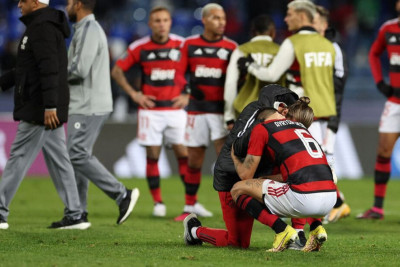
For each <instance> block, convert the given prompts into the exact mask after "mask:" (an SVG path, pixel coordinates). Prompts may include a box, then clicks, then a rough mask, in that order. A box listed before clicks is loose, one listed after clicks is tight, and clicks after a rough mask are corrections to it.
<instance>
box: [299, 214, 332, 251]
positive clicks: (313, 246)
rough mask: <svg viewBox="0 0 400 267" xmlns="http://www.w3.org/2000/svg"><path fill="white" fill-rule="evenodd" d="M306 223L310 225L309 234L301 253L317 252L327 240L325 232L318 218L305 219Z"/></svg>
mask: <svg viewBox="0 0 400 267" xmlns="http://www.w3.org/2000/svg"><path fill="white" fill-rule="evenodd" d="M307 222H308V223H309V224H310V234H309V236H308V240H307V243H306V244H305V246H304V248H303V249H302V251H304V252H311V251H319V250H320V249H321V246H322V245H323V243H324V242H325V241H326V240H327V239H328V235H327V233H326V230H325V228H324V227H323V226H322V221H321V219H319V218H307Z"/></svg>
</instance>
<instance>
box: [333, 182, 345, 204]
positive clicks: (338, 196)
mask: <svg viewBox="0 0 400 267" xmlns="http://www.w3.org/2000/svg"><path fill="white" fill-rule="evenodd" d="M342 205H343V199H342V198H341V197H340V191H339V189H338V188H337V187H336V203H335V206H333V208H339V207H340V206H342Z"/></svg>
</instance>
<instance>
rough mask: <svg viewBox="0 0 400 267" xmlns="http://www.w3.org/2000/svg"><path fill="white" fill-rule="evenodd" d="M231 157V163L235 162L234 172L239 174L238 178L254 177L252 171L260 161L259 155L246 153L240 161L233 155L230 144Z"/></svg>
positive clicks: (254, 170) (253, 171)
mask: <svg viewBox="0 0 400 267" xmlns="http://www.w3.org/2000/svg"><path fill="white" fill-rule="evenodd" d="M231 157H232V159H233V163H234V164H235V170H236V173H237V174H238V175H239V177H240V179H242V180H248V179H253V178H254V173H255V172H256V170H257V167H258V164H259V163H260V160H261V156H255V155H249V154H247V156H246V158H245V159H244V161H243V162H241V161H240V159H239V158H238V157H236V155H235V151H234V148H233V146H232V150H231Z"/></svg>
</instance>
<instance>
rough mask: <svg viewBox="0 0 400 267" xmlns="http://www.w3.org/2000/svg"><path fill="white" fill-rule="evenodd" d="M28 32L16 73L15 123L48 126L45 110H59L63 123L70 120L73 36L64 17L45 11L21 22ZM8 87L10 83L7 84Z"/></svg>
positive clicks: (33, 14)
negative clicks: (69, 72) (69, 50)
mask: <svg viewBox="0 0 400 267" xmlns="http://www.w3.org/2000/svg"><path fill="white" fill-rule="evenodd" d="M20 20H21V21H22V22H23V23H24V24H25V25H26V31H25V33H24V35H23V36H22V38H21V41H20V43H19V46H18V54H17V65H16V68H15V70H14V77H15V92H14V104H15V106H14V119H15V120H23V121H27V122H31V123H36V124H43V123H44V111H45V109H51V108H56V109H57V116H58V119H59V120H60V122H61V123H63V122H66V121H67V118H68V104H69V89H68V83H67V64H68V58H67V48H66V45H65V38H67V37H68V36H69V35H70V30H69V26H68V22H67V18H66V17H65V15H64V13H63V12H62V11H59V10H55V9H53V8H50V7H46V8H41V9H39V10H36V11H34V12H32V13H30V14H28V15H25V16H23V17H21V18H20ZM4 84H6V85H7V86H9V85H10V82H9V81H7V82H6V81H4Z"/></svg>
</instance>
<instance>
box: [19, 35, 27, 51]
mask: <svg viewBox="0 0 400 267" xmlns="http://www.w3.org/2000/svg"><path fill="white" fill-rule="evenodd" d="M27 43H28V36H24V38H23V39H22V44H21V50H25V48H26V44H27Z"/></svg>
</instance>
